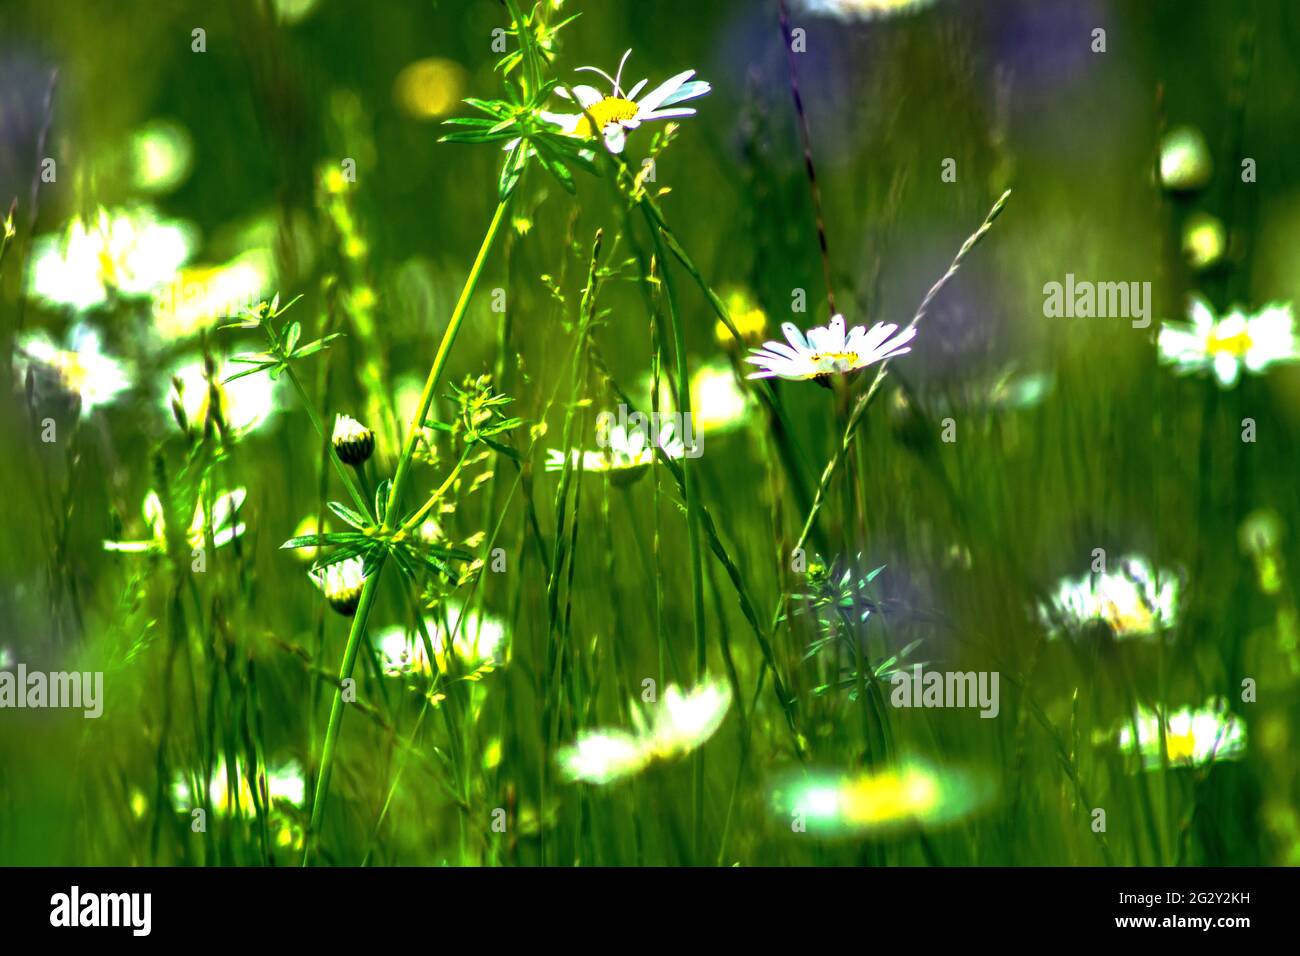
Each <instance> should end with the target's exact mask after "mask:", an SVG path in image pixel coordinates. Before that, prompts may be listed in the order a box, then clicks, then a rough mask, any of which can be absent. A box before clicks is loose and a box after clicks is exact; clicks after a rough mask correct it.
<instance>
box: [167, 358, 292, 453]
mask: <svg viewBox="0 0 1300 956" xmlns="http://www.w3.org/2000/svg"><path fill="white" fill-rule="evenodd" d="M237 367H238V366H236V368H237ZM230 374H234V373H233V372H231V371H230V370H229V369H224V368H221V367H218V368H217V369H216V371H215V373H214V374H213V376H212V381H211V382H209V381H208V377H207V375H206V374H205V372H204V367H203V359H201V358H200V359H198V360H196V361H193V362H188V363H186V364H184V365H180V366H178V367H176V368H175V369H173V370H172V374H171V379H170V380H171V381H172V382H173V383H176V382H179V384H180V396H179V397H180V403H181V407H182V408H183V409H184V411H185V417H186V418H187V419H188V420H189V424H190V427H191V428H193V429H198V430H200V431H202V430H204V429H206V428H207V427H208V426H209V425H211V426H212V427H214V428H215V427H216V423H215V421H211V420H210V416H211V415H212V397H213V394H214V392H215V395H216V397H217V400H218V404H219V411H220V414H221V419H222V421H224V422H225V423H226V426H227V427H228V428H229V430H230V432H231V433H232V434H233V435H234V436H235V437H242V436H244V435H247V434H248V433H250V432H252V431H255V430H256V429H258V428H260V427H261V426H262V425H263V424H265V423H266V421H267V419H269V418H270V417H271V415H272V414H274V412H275V410H276V398H275V383H274V382H273V381H271V378H270V376H268V375H266V374H264V373H259V374H257V375H245V376H244V377H242V378H237V379H235V380H234V381H232V382H226V383H225V384H222V379H223V378H226V377H227V376H228V375H230ZM175 396H176V390H175V387H173V389H172V390H171V392H170V394H169V395H168V397H167V399H166V400H165V402H166V404H168V405H170V402H171V399H172V398H173V397H175Z"/></svg>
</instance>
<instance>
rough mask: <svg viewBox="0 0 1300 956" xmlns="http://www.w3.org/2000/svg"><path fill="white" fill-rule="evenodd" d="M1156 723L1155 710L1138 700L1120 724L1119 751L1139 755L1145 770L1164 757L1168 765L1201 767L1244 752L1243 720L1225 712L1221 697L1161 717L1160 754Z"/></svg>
mask: <svg viewBox="0 0 1300 956" xmlns="http://www.w3.org/2000/svg"><path fill="white" fill-rule="evenodd" d="M1135 725H1136V734H1135V732H1134V731H1135ZM1160 725H1161V720H1160V713H1159V711H1156V710H1149V709H1148V708H1146V707H1144V706H1143V705H1141V704H1139V705H1138V709H1137V713H1136V714H1135V715H1134V719H1133V720H1132V721H1124V722H1123V723H1121V724H1120V727H1119V731H1118V734H1117V735H1116V736H1117V740H1118V744H1119V749H1120V752H1121V753H1124V754H1128V755H1131V756H1133V755H1135V756H1138V757H1140V758H1141V762H1142V767H1143V769H1145V770H1158V769H1160V768H1161V767H1162V766H1163V765H1164V760H1165V759H1167V760H1168V763H1169V766H1171V767H1201V766H1205V765H1206V764H1210V763H1214V762H1216V761H1219V760H1239V759H1241V758H1242V757H1243V756H1244V755H1245V753H1246V724H1245V722H1244V721H1243V720H1242V719H1241V718H1240V717H1238V716H1237V715H1235V714H1233V713H1231V712H1229V710H1228V702H1227V701H1226V700H1224V699H1223V698H1222V697H1211V698H1210V699H1208V700H1207V701H1206V702H1205V706H1203V707H1200V708H1195V709H1194V708H1191V707H1184V708H1182V709H1181V710H1177V711H1174V712H1173V713H1172V714H1170V715H1169V716H1168V717H1167V718H1166V719H1165V721H1164V748H1163V758H1162V749H1161V737H1160Z"/></svg>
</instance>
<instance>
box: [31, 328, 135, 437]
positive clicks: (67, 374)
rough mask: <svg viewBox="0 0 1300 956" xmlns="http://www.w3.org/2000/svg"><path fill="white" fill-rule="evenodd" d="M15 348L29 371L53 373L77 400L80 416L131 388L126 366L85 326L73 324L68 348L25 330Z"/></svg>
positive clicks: (110, 401)
mask: <svg viewBox="0 0 1300 956" xmlns="http://www.w3.org/2000/svg"><path fill="white" fill-rule="evenodd" d="M17 350H18V353H19V355H20V356H21V357H22V358H24V359H26V360H27V363H28V365H27V368H28V370H29V371H31V372H32V373H33V374H36V373H38V372H39V371H48V372H50V373H52V374H53V375H54V377H55V378H56V379H57V380H58V384H59V386H60V387H61V388H62V389H63V390H64V391H66V392H68V393H70V394H72V395H75V396H76V397H77V398H78V399H80V402H81V414H82V415H83V416H85V415H89V414H90V413H91V412H93V411H94V410H95V409H97V408H101V407H103V406H105V405H110V404H112V403H113V401H114V400H115V399H116V398H117V396H119V395H120V394H122V393H123V392H124V391H126V390H127V389H129V388H130V387H131V382H130V379H128V378H127V374H126V367H125V366H124V365H123V364H122V363H121V362H119V361H118V360H117V359H115V358H112V357H111V356H109V355H107V354H105V353H104V352H102V351H100V345H99V333H98V332H97V331H95V329H93V328H91V327H90V326H88V325H80V324H79V325H76V326H73V328H72V330H71V332H69V334H68V347H67V348H62V347H61V346H59V345H58V344H56V343H55V342H54V341H53V340H52V339H51V338H50V337H49V336H48V335H46V334H45V333H44V332H28V333H26V334H24V335H22V336H20V337H19V339H18V342H17Z"/></svg>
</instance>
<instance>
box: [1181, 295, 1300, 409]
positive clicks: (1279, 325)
mask: <svg viewBox="0 0 1300 956" xmlns="http://www.w3.org/2000/svg"><path fill="white" fill-rule="evenodd" d="M1189 315H1190V317H1191V320H1192V321H1191V323H1190V324H1187V323H1182V322H1164V323H1162V325H1161V327H1160V335H1159V337H1158V338H1157V340H1156V344H1157V346H1158V347H1159V349H1160V358H1161V360H1162V361H1163V362H1164V363H1165V364H1167V365H1173V366H1175V367H1176V371H1177V372H1178V373H1179V374H1180V375H1185V374H1187V373H1189V372H1200V371H1204V370H1205V369H1212V370H1213V371H1214V377H1215V378H1216V379H1218V381H1219V385H1220V386H1221V387H1223V388H1231V387H1232V386H1234V385H1236V384H1237V379H1238V378H1239V377H1240V376H1241V371H1242V369H1243V368H1244V369H1245V370H1246V371H1247V372H1251V373H1256V374H1257V373H1259V372H1262V371H1264V369H1266V368H1267V367H1268V366H1269V365H1271V364H1273V363H1274V362H1294V361H1296V360H1297V359H1300V350H1297V343H1296V335H1295V317H1294V316H1293V315H1292V313H1291V305H1290V304H1289V303H1288V304H1285V305H1283V304H1281V303H1276V304H1272V305H1268V306H1266V307H1265V308H1264V309H1262V310H1261V311H1259V312H1257V313H1255V314H1254V315H1248V314H1247V313H1245V312H1242V311H1241V310H1240V309H1234V310H1233V311H1231V312H1229V313H1228V314H1227V315H1225V316H1223V317H1222V318H1218V317H1216V316H1215V314H1214V311H1213V310H1212V309H1211V308H1210V305H1209V303H1208V302H1206V301H1205V300H1204V299H1202V298H1200V297H1199V296H1194V297H1193V298H1192V301H1191V307H1190V309H1189Z"/></svg>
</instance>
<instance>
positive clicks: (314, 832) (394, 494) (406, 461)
mask: <svg viewBox="0 0 1300 956" xmlns="http://www.w3.org/2000/svg"><path fill="white" fill-rule="evenodd" d="M508 205H509V197H507V198H506V199H503V200H502V201H501V202H499V203H497V208H496V213H495V214H494V215H493V216H492V222H491V223H490V224H489V225H488V229H487V234H486V235H484V236H483V243H482V245H480V246H479V250H478V255H477V256H476V257H475V258H474V264H473V265H472V266H471V267H470V270H469V276H468V277H466V279H465V286H464V288H462V289H461V291H460V298H459V299H457V300H456V307H455V309H453V310H452V313H451V319H450V321H449V322H448V323H447V330H446V331H445V332H443V334H442V342H441V343H440V344H439V345H438V352H437V354H436V355H434V357H433V366H432V367H431V368H430V369H429V377H428V379H427V380H426V381H425V383H424V392H423V393H422V394H421V395H420V407H419V409H418V410H417V411H416V413H415V418H414V419H413V420H412V421H411V426H410V431H409V432H408V433H407V437H406V446H405V447H404V448H403V449H402V457H401V458H400V459H398V462H397V471H396V473H395V475H394V476H393V485H392V489H391V490H390V491H389V494H388V508H387V510H386V513H385V514H384V523H383V528H382V531H383V532H389V531H392V530H393V527H394V523H395V522H396V520H397V515H398V513H399V511H398V508H399V505H400V503H401V500H402V490H403V488H404V487H405V486H406V483H407V481H408V480H409V477H410V473H411V459H412V458H413V457H414V455H415V448H416V446H417V445H418V444H419V441H420V433H421V431H422V430H423V428H424V422H425V419H426V418H427V417H428V414H429V407H430V406H431V405H432V404H433V396H434V392H435V391H436V389H437V387H438V381H439V379H441V378H442V372H443V369H444V368H445V367H446V365H447V358H448V357H449V356H450V355H451V348H452V345H453V344H454V343H455V341H456V335H457V333H458V332H459V331H460V327H461V324H462V323H463V322H464V321H465V313H466V311H467V310H468V308H469V300H470V298H471V297H472V296H473V294H474V289H475V287H476V286H477V285H478V280H479V276H480V275H482V273H483V264H484V263H485V262H486V261H487V255H488V250H490V249H491V248H492V243H493V241H494V240H495V239H496V236H497V233H498V232H500V230H501V223H502V221H504V219H505V214H506V207H507V206H508ZM383 570H384V561H383V560H382V559H381V560H380V561H379V563H378V564H377V565H376V566H375V568H374V570H372V571H371V572H370V576H369V577H367V578H366V583H365V586H364V587H362V589H361V601H360V603H359V604H358V605H357V613H356V616H354V617H353V618H352V629H351V631H350V632H349V633H348V643H347V646H346V647H345V648H344V649H343V662H342V664H340V665H339V683H340V686H339V687H337V688H336V689H335V691H334V702H333V704H332V705H331V706H330V719H329V723H328V724H327V725H326V727H325V744H324V746H323V747H322V749H321V762H320V773H319V774H317V777H316V792H315V794H314V795H313V796H312V804H311V829H310V832H309V833H308V836H307V841H306V845H305V847H304V849H303V856H302V862H303V865H304V866H306V865H307V863H308V862H310V860H311V854H312V850H313V848H314V845H315V842H316V840H317V839H319V836H320V825H321V819H322V815H323V813H324V810H325V797H326V796H327V795H328V793H329V782H330V771H331V770H332V769H333V766H334V751H335V747H336V746H337V744H338V738H339V730H340V728H341V726H342V724H343V687H342V686H341V685H342V682H343V681H346V680H347V679H349V678H350V677H351V676H352V668H353V666H354V665H355V664H356V662H357V650H358V649H359V648H360V647H361V638H362V635H364V634H365V632H366V619H367V618H368V617H369V616H370V609H371V607H372V606H373V605H374V601H375V593H376V592H377V591H378V589H379V579H380V577H381V576H382V574H383Z"/></svg>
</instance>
